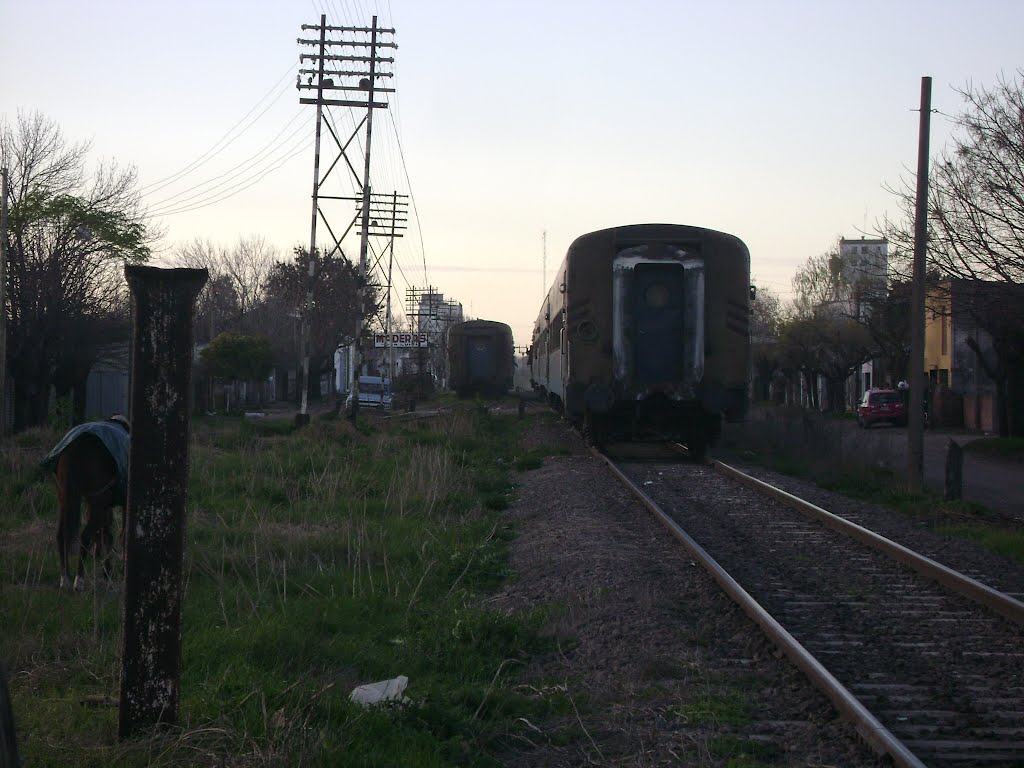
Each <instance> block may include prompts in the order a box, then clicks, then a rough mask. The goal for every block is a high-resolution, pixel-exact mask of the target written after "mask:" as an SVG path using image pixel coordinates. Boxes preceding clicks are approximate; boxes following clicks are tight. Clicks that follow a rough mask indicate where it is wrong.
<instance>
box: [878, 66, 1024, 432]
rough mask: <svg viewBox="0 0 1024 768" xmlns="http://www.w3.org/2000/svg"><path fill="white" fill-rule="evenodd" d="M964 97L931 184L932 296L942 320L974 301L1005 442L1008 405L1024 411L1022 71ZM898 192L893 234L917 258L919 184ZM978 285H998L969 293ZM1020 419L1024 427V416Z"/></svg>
mask: <svg viewBox="0 0 1024 768" xmlns="http://www.w3.org/2000/svg"><path fill="white" fill-rule="evenodd" d="M957 93H959V94H960V96H961V97H962V98H963V100H964V102H965V107H964V110H963V111H962V112H961V113H960V114H959V115H958V116H957V117H956V118H954V123H955V125H956V129H957V130H956V132H955V133H954V136H953V139H952V140H951V143H950V145H948V146H947V147H945V148H944V149H943V150H942V152H941V153H940V155H939V157H938V159H937V160H936V161H934V162H933V164H932V168H933V171H932V173H931V174H930V176H931V177H930V179H929V194H928V267H929V272H930V273H933V274H934V273H937V275H935V278H934V279H933V280H931V281H930V282H931V284H930V285H929V295H930V298H931V299H932V300H933V303H932V308H933V310H934V311H940V310H941V308H942V307H943V306H950V298H951V297H950V291H951V290H953V286H954V285H957V284H959V285H960V287H961V294H962V295H967V296H969V297H970V300H968V301H965V302H963V303H962V307H961V309H963V310H964V311H966V312H968V313H969V314H970V316H971V318H972V319H973V321H974V322H973V324H974V326H975V327H976V328H977V330H980V331H983V332H984V333H986V334H987V335H988V336H989V337H990V340H991V344H985V343H983V342H984V340H983V339H982V338H980V337H978V335H977V334H974V335H972V336H971V338H969V339H968V341H967V344H968V345H969V346H970V347H971V349H973V350H974V351H975V353H976V354H977V356H978V362H979V364H980V365H981V366H982V367H983V368H984V369H985V370H986V371H987V372H988V373H989V375H990V376H991V377H992V379H993V380H994V381H995V384H996V397H997V413H998V414H999V433H1000V435H1002V436H1009V434H1010V430H1011V421H1012V418H1011V411H1012V409H1011V408H1010V405H1009V400H1011V399H1013V398H1016V400H1017V402H1018V406H1020V405H1021V404H1024V288H1022V287H1021V286H1024V69H1018V70H1017V72H1016V76H1015V77H1011V78H1008V77H1005V76H1003V77H1000V78H999V79H998V81H997V82H996V85H995V86H994V87H991V88H985V87H981V86H977V87H976V86H974V85H973V84H968V85H967V86H965V87H964V88H962V89H957ZM890 191H892V192H893V193H894V194H895V195H896V196H897V198H898V201H899V203H900V207H901V209H902V210H903V217H902V219H901V220H900V221H898V222H897V223H895V224H893V225H890V226H888V228H887V230H888V231H887V234H888V236H889V238H890V240H893V241H895V242H896V243H897V244H898V246H899V247H898V248H897V252H899V253H903V254H909V253H910V252H911V251H912V244H913V221H914V219H913V210H914V195H915V192H916V179H914V178H913V177H911V178H910V179H904V180H903V181H902V183H901V185H900V186H899V187H898V188H896V189H891V190H890ZM958 281H959V282H958ZM977 281H984V282H988V283H992V284H994V285H993V288H992V289H991V290H982V289H981V288H978V289H971V288H969V287H967V284H968V283H970V282H977ZM998 286H1003V287H1002V288H998ZM954 311H955V310H954ZM986 352H987V354H986ZM1014 382H1016V383H1014ZM1018 411H1021V413H1018V414H1017V417H1018V419H1019V421H1021V422H1024V407H1018Z"/></svg>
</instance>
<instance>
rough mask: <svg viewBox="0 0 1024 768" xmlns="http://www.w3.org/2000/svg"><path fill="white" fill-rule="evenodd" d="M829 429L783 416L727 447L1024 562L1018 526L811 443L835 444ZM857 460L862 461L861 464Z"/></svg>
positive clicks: (989, 449) (1006, 452)
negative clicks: (798, 428) (913, 488)
mask: <svg viewBox="0 0 1024 768" xmlns="http://www.w3.org/2000/svg"><path fill="white" fill-rule="evenodd" d="M794 424H795V425H800V424H803V427H804V430H805V431H804V432H803V437H804V439H796V438H794V436H793V425H794ZM808 429H809V430H811V431H810V432H808V431H807V430H808ZM830 429H832V427H831V426H830V424H829V422H827V421H825V420H821V419H817V420H815V419H814V418H808V416H807V414H802V415H801V414H800V413H799V412H797V413H789V414H783V415H780V416H779V417H777V418H773V419H769V420H764V421H759V422H757V426H756V432H750V433H742V432H733V433H732V434H731V436H730V438H729V440H728V441H727V448H728V449H729V450H731V451H733V452H737V453H739V452H742V454H743V458H744V459H746V460H751V461H754V462H758V463H761V464H763V465H765V466H768V467H770V468H772V469H774V470H775V471H777V472H780V473H783V474H787V475H792V476H795V477H804V478H807V479H810V480H813V481H814V482H816V483H817V484H818V485H820V486H821V487H822V488H825V489H827V490H830V491H834V492H836V493H840V494H842V495H844V496H849V497H851V498H855V499H861V500H863V501H867V502H869V503H872V504H877V505H880V506H885V507H888V508H889V509H892V510H894V511H896V512H897V513H899V514H901V515H904V516H906V517H910V518H913V519H915V520H922V521H926V522H928V523H929V524H930V525H931V527H932V528H934V529H935V530H936V531H937V532H939V533H942V534H945V535H948V536H955V537H959V538H966V539H970V540H972V541H975V542H977V543H979V544H980V545H981V546H984V547H986V548H988V549H990V550H992V551H994V552H998V553H1000V554H1002V555H1004V556H1006V557H1010V558H1012V559H1015V560H1017V561H1019V562H1024V532H1022V531H1020V530H1019V527H1014V526H1012V525H1008V524H1007V523H1006V521H1005V520H1002V519H1000V518H999V517H998V516H996V515H994V514H993V513H992V512H991V510H989V509H987V508H986V507H985V506H983V505H981V504H974V503H970V502H965V501H946V500H944V499H943V498H942V497H941V495H939V494H937V493H934V492H929V491H923V492H920V493H911V492H910V491H908V490H907V488H906V483H905V481H904V480H903V479H902V478H901V477H900V476H899V475H898V474H897V473H896V472H895V471H894V469H893V468H891V467H887V466H884V465H883V466H878V465H875V466H871V465H870V464H865V463H863V457H858V456H851V455H849V454H848V455H846V456H843V455H839V454H837V453H836V452H835V451H829V450H827V449H824V448H822V447H821V446H820V445H814V444H813V443H821V442H822V441H825V442H829V441H831V442H833V443H834V442H835V439H836V438H834V437H830V435H831V434H832V433H831V432H830V431H829V430H830ZM815 430H816V431H815ZM748 443H749V444H748ZM1022 446H1024V440H1020V439H1017V438H1013V439H1001V438H991V439H981V440H974V441H971V442H969V443H967V444H965V446H964V450H965V451H968V450H971V451H976V452H977V453H979V454H982V455H990V456H1002V457H1013V456H1016V455H1020V456H1022V457H1024V450H1022ZM1018 451H1020V453H1019V454H1018V453H1017V452H1018ZM853 459H860V462H858V461H855V460H853Z"/></svg>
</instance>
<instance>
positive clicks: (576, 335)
mask: <svg viewBox="0 0 1024 768" xmlns="http://www.w3.org/2000/svg"><path fill="white" fill-rule="evenodd" d="M751 294H752V288H751V287H750V254H749V252H748V251H747V247H746V246H745V245H744V244H743V242H742V241H741V240H739V239H738V238H736V237H734V236H732V235H728V234H725V233H723V232H716V231H714V230H711V229H704V228H702V227H691V226H682V225H675V224H637V225H630V226H622V227H615V228H612V229H604V230H601V231H598V232H592V233H590V234H586V235H582V236H581V237H578V238H577V239H576V240H575V241H573V243H572V245H570V246H569V250H568V253H567V254H566V257H565V260H564V261H563V262H562V265H561V266H560V267H559V270H558V273H557V275H556V277H555V280H554V283H553V285H552V286H551V290H550V291H549V292H548V295H547V297H546V298H545V299H544V303H543V306H542V307H541V310H540V313H539V315H538V316H537V321H536V323H535V325H534V328H533V334H532V343H531V346H530V351H529V356H528V357H529V365H530V376H531V384H532V385H533V387H534V389H536V390H537V391H539V392H540V394H541V395H542V396H544V397H545V398H546V399H547V401H548V402H549V403H550V404H551V405H552V406H553V407H555V408H556V409H558V410H560V411H562V412H563V413H564V414H565V416H566V418H567V419H568V420H569V421H571V422H572V423H574V424H576V425H577V426H579V427H580V428H581V429H582V430H583V431H584V433H585V435H586V436H587V438H588V439H589V440H590V441H591V442H593V443H595V444H598V445H601V444H604V443H606V442H612V441H621V440H633V439H645V438H648V437H650V438H653V439H674V440H679V441H681V442H684V443H686V444H687V446H688V447H689V448H690V452H691V454H694V455H696V456H703V455H704V453H705V452H706V450H707V447H708V445H710V444H712V443H713V442H714V441H715V439H717V437H718V436H719V434H720V433H721V426H722V419H723V418H725V419H727V420H741V419H743V418H744V417H745V415H746V412H747V406H748V395H747V384H748V379H749V371H750V300H751Z"/></svg>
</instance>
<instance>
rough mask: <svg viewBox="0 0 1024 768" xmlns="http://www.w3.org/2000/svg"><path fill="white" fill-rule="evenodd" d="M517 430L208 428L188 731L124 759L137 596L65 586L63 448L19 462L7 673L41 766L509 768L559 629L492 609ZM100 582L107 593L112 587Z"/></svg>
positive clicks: (12, 470)
mask: <svg viewBox="0 0 1024 768" xmlns="http://www.w3.org/2000/svg"><path fill="white" fill-rule="evenodd" d="M519 424H520V422H519V421H518V420H517V419H514V418H509V417H501V416H487V415H485V414H481V413H480V412H479V411H478V410H477V409H473V408H471V407H467V408H462V409H456V410H455V411H453V412H452V413H449V414H446V415H444V416H441V417H439V418H436V419H431V420H418V421H416V422H414V423H411V424H410V423H408V422H405V423H404V424H400V423H398V422H394V423H393V424H392V423H385V422H382V421H379V420H373V419H372V418H370V417H366V418H365V419H364V420H363V422H362V424H361V427H360V429H359V430H354V429H352V427H351V426H350V425H349V424H348V423H347V422H345V421H344V420H333V421H328V420H324V421H314V422H313V423H311V424H310V425H309V426H308V427H307V428H305V429H303V430H295V428H294V427H293V426H292V424H291V422H290V421H280V422H276V421H273V420H261V421H258V422H248V421H245V420H241V419H230V418H206V417H203V418H198V419H196V420H195V421H194V422H193V439H192V449H191V467H192V470H191V478H190V484H189V489H188V503H187V515H188V520H187V526H186V531H187V533H186V536H187V544H186V558H185V563H184V577H185V601H184V611H183V619H182V679H181V703H180V717H179V722H178V726H177V727H175V728H171V729H167V730H164V731H159V732H153V733H149V734H145V735H143V736H141V737H139V738H136V739H133V740H129V741H126V742H123V743H119V742H118V741H117V738H116V734H117V710H116V707H111V706H104V705H102V703H101V705H100V706H84V705H83V704H81V703H80V702H81V701H82V700H83V697H86V696H91V697H96V698H99V699H100V700H101V702H102V698H103V697H113V698H114V699H116V698H117V695H118V690H119V679H120V675H119V665H120V660H119V654H120V650H119V649H120V643H121V635H120V631H121V623H120V618H121V613H120V612H121V601H120V595H119V594H117V593H110V592H107V591H106V590H104V589H103V588H102V585H100V588H98V589H96V590H95V591H93V592H87V593H85V594H77V595H75V594H69V593H66V592H64V593H61V592H58V590H57V588H56V583H57V563H56V559H57V558H56V553H55V552H54V551H53V549H54V547H53V545H52V538H53V525H54V522H53V519H54V517H55V513H54V510H55V508H56V500H55V494H54V491H53V483H52V481H49V480H42V479H40V478H39V477H38V475H37V474H36V473H35V470H34V466H35V464H36V463H37V462H38V459H39V458H41V457H42V455H44V454H45V452H46V451H47V450H48V448H49V447H50V446H51V445H52V444H53V443H54V442H56V439H57V438H58V437H59V435H56V434H54V433H52V432H50V431H46V430H41V431H38V432H36V433H33V434H22V435H19V436H17V437H16V438H13V439H11V440H10V441H9V442H8V443H7V444H5V445H4V446H2V448H3V450H2V452H0V458H2V462H3V463H2V465H0V499H2V502H3V508H4V509H5V510H6V514H5V515H4V516H3V518H2V519H0V530H3V531H4V537H3V539H2V542H0V626H3V627H4V628H5V631H4V632H3V633H0V658H2V659H3V660H4V661H5V663H6V665H7V668H8V670H9V674H10V678H11V681H10V682H11V688H12V696H13V700H14V706H15V711H16V716H17V720H18V727H19V740H20V747H21V750H22V752H23V757H24V759H25V762H26V764H27V765H33V766H66V765H83V766H101V765H110V764H118V765H127V766H144V765H145V766H164V765H185V764H187V765H211V766H221V765H238V766H248V765H268V764H274V765H285V764H286V765H299V764H303V765H306V764H308V765H339V764H345V765H351V766H362V765H365V766H369V765H416V766H419V765H423V766H433V765H438V766H440V765H468V766H489V765H495V764H497V760H496V757H495V755H496V754H498V753H499V752H500V750H501V749H502V747H503V745H505V744H507V743H508V742H509V740H511V739H514V738H516V737H517V734H518V733H520V732H522V731H524V729H526V725H524V721H525V722H526V723H529V721H532V720H537V719H538V718H544V717H545V716H547V715H549V714H551V713H553V712H557V711H561V710H562V709H564V708H565V707H566V703H565V702H564V701H562V700H561V697H560V696H559V695H557V694H553V695H550V696H543V697H537V696H524V695H522V694H521V693H520V692H519V691H518V688H517V686H516V682H515V678H516V674H517V671H518V670H519V669H520V668H522V667H523V665H524V664H525V663H526V662H527V661H528V660H529V659H530V658H531V656H532V655H534V654H536V653H539V652H544V651H545V650H547V648H548V641H547V640H546V639H544V638H543V637H542V635H541V632H540V628H541V626H542V624H543V621H544V614H543V612H541V611H540V610H537V611H533V612H530V613H527V614H524V615H513V616H510V615H507V614H505V613H503V612H501V611H498V610H494V609H492V608H489V607H488V606H487V603H486V601H485V599H484V598H485V597H486V596H487V595H488V594H490V593H491V592H492V591H493V590H495V589H496V588H497V587H499V586H500V585H501V584H502V583H503V582H504V581H505V580H506V579H507V578H508V577H509V575H510V571H509V565H508V548H509V543H510V541H511V540H512V538H513V536H514V531H513V530H512V529H511V527H510V526H509V525H508V523H507V522H505V521H504V520H503V518H502V516H501V515H500V511H501V510H503V509H505V508H506V507H507V506H508V504H509V503H510V502H511V500H512V499H513V498H514V493H515V485H514V484H515V479H516V471H517V470H519V471H525V470H526V469H529V468H531V467H535V466H539V464H540V462H541V461H542V458H543V457H542V456H541V455H539V454H538V453H536V452H529V453H527V452H522V451H520V450H518V448H517V446H518V444H519V440H518V429H519ZM93 583H94V585H95V584H96V581H95V579H94V580H93ZM399 674H403V675H406V676H408V678H409V687H408V689H407V690H406V692H405V695H406V696H407V697H408V698H409V703H408V704H407V705H404V706H403V705H397V704H396V705H393V706H387V707H381V708H374V709H363V708H360V707H357V706H356V705H354V704H352V703H351V702H350V701H349V699H348V696H349V693H350V691H351V690H352V689H353V688H354V687H355V686H357V685H360V684H363V683H368V682H373V681H376V680H383V679H387V678H391V677H395V676H397V675H399Z"/></svg>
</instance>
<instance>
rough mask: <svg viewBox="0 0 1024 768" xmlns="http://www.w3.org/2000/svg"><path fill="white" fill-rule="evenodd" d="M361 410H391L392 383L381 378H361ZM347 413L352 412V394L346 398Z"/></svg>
mask: <svg viewBox="0 0 1024 768" xmlns="http://www.w3.org/2000/svg"><path fill="white" fill-rule="evenodd" d="M359 407H360V408H390V407H391V381H390V380H389V379H384V378H381V377H380V376H360V377H359ZM345 412H346V413H351V412H352V393H351V392H349V393H348V395H347V396H346V397H345Z"/></svg>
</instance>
